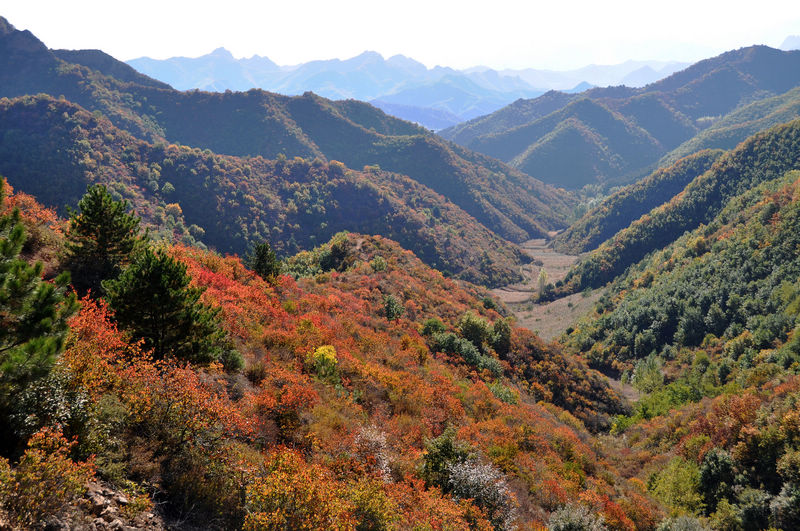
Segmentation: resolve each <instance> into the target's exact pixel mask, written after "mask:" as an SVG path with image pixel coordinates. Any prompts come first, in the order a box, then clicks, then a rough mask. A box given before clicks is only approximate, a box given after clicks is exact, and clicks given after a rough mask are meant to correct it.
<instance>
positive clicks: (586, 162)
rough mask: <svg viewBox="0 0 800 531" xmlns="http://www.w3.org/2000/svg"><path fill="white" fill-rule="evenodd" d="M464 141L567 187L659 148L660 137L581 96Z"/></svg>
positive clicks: (641, 160)
mask: <svg viewBox="0 0 800 531" xmlns="http://www.w3.org/2000/svg"><path fill="white" fill-rule="evenodd" d="M576 141H577V149H575V151H573V149H571V146H572V143H573V142H576ZM468 147H470V148H472V149H475V150H476V151H479V152H481V153H486V154H488V155H490V156H493V157H496V158H498V159H501V160H509V161H510V164H511V165H512V166H514V167H516V168H518V169H521V170H523V171H526V172H528V173H529V174H532V173H534V172H535V173H536V174H537V175H538V176H539V178H540V179H542V180H543V181H545V182H547V183H551V184H557V185H560V186H565V187H567V188H580V187H581V186H582V185H584V184H587V183H590V182H603V181H607V180H609V179H610V178H612V177H614V176H619V175H622V174H625V173H627V172H629V171H631V170H635V169H636V168H638V167H641V166H642V165H644V164H647V163H648V162H649V161H651V160H653V159H654V158H655V157H657V156H658V154H659V153H660V146H659V143H658V142H657V141H656V140H655V139H654V138H652V137H651V136H650V135H649V134H648V133H647V132H646V131H645V130H643V129H641V128H639V127H637V126H635V125H633V124H631V123H630V122H628V121H627V120H625V118H623V117H622V116H621V115H619V114H617V113H615V112H613V111H611V110H610V109H608V108H607V107H605V106H604V105H602V104H600V103H597V102H595V101H592V100H589V99H586V98H583V99H580V100H577V101H575V102H572V103H569V104H568V105H566V106H565V107H564V108H563V109H560V110H558V111H556V112H554V113H551V114H549V115H547V116H545V117H544V118H541V119H539V120H536V121H534V122H531V123H529V124H526V125H522V126H519V127H516V128H514V129H511V130H509V131H506V132H503V133H498V134H494V135H491V136H484V137H480V138H477V139H475V140H474V141H473V142H471V143H470V144H469V145H468ZM567 153H568V155H566V154H567Z"/></svg>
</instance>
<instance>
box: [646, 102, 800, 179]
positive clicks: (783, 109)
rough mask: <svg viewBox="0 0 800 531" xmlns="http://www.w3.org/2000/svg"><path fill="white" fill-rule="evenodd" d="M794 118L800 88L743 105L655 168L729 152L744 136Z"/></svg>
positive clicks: (798, 107) (799, 114)
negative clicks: (705, 154)
mask: <svg viewBox="0 0 800 531" xmlns="http://www.w3.org/2000/svg"><path fill="white" fill-rule="evenodd" d="M798 117H800V88H794V89H792V90H790V91H788V92H786V93H784V94H781V95H780V96H775V97H773V98H765V99H763V100H758V101H755V102H753V103H751V104H749V105H745V106H744V107H741V108H739V109H736V110H735V111H733V112H731V113H728V114H726V115H725V116H723V117H722V118H720V119H718V120H715V121H714V122H713V123H712V124H711V126H710V127H708V128H707V129H704V130H703V131H701V132H700V133H698V134H697V135H695V136H694V137H692V138H691V140H687V141H686V142H684V143H683V144H681V145H680V146H678V147H677V148H675V149H674V150H672V151H671V152H669V153H668V154H667V155H665V156H664V157H663V158H662V159H661V161H659V164H660V165H662V166H664V165H668V164H671V163H672V162H674V161H675V160H677V159H679V158H681V157H683V156H686V155H687V154H689V153H694V152H696V151H700V150H701V149H733V148H734V147H736V145H737V144H738V143H739V142H741V141H743V140H744V139H746V138H747V137H748V136H751V135H754V134H755V133H757V132H759V131H763V130H765V129H769V128H770V127H774V126H776V125H778V124H782V123H786V122H789V121H791V120H794V119H795V118H798Z"/></svg>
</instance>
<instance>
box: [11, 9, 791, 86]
mask: <svg viewBox="0 0 800 531" xmlns="http://www.w3.org/2000/svg"><path fill="white" fill-rule="evenodd" d="M3 4H4V5H2V8H0V15H2V16H4V17H5V18H6V19H8V21H9V22H11V23H12V24H13V25H14V26H16V27H17V29H28V30H30V31H31V32H33V33H34V34H35V35H36V36H37V37H39V38H40V39H41V40H42V41H44V43H45V44H46V45H47V46H48V47H50V48H69V49H82V48H99V49H101V50H103V51H105V52H107V53H109V54H111V55H113V56H114V57H116V58H117V59H121V60H129V59H133V58H136V57H141V56H149V57H153V58H156V59H165V58H167V57H173V56H187V57H197V56H200V55H203V54H206V53H209V52H210V51H212V50H214V49H215V48H218V47H221V46H222V47H225V48H227V49H228V50H230V51H231V52H232V53H233V55H234V56H236V57H250V56H252V55H261V56H266V57H269V58H270V59H272V60H273V61H275V62H276V63H278V64H281V65H292V64H298V63H301V62H305V61H310V60H315V59H331V58H340V59H345V58H349V57H353V56H355V55H358V54H359V53H361V52H363V51H365V50H371V51H376V52H379V53H380V54H382V55H383V56H384V57H390V56H392V55H395V54H402V55H405V56H407V57H411V58H414V59H416V60H418V61H420V62H422V63H424V64H425V65H426V66H428V67H433V66H435V65H442V66H450V67H453V68H469V67H472V66H478V65H482V66H488V67H491V68H495V69H504V68H515V69H519V68H548V69H554V70H567V69H571V68H578V67H581V66H585V65H588V64H617V63H621V62H623V61H625V60H628V59H634V60H664V61H668V60H675V61H685V62H692V61H696V60H699V59H703V58H705V57H710V56H713V55H717V54H719V53H721V52H724V51H727V50H730V49H735V48H740V47H742V46H749V45H751V44H767V45H769V46H773V47H777V46H779V45H780V44H781V43H782V42H783V40H784V39H785V38H786V37H787V36H789V35H800V1H798V0H759V1H758V2H755V3H754V2H747V3H746V5H747V8H746V9H744V8H739V7H737V4H741V5H745V2H738V1H736V0H727V1H717V0H713V1H709V0H670V1H666V2H663V1H662V2H651V1H648V0H605V1H599V0H567V1H564V0H547V1H539V0H515V1H512V0H480V1H475V0H459V1H450V0H445V1H441V0H440V1H437V0H402V1H394V2H387V1H384V0H279V1H274V0H261V1H242V0H225V1H219V0H217V1H214V2H206V1H204V0H195V1H192V2H186V1H183V0H177V1H176V0H159V1H154V0H137V1H136V2H124V3H123V2H116V1H114V0H102V1H100V0H72V1H64V0H58V1H54V0H4V2H3Z"/></svg>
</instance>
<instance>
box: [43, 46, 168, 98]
mask: <svg viewBox="0 0 800 531" xmlns="http://www.w3.org/2000/svg"><path fill="white" fill-rule="evenodd" d="M51 51H52V52H53V55H55V56H56V57H58V58H59V59H61V60H62V61H64V62H65V63H73V64H77V65H83V66H86V67H88V68H91V69H92V70H97V71H98V72H100V73H101V74H103V75H105V76H109V77H113V78H115V79H118V80H120V81H125V82H128V83H136V84H138V85H145V86H149V87H154V88H163V89H170V88H172V87H170V86H169V85H167V84H166V83H162V82H161V81H158V80H156V79H153V78H151V77H147V76H145V75H144V74H140V73H139V72H137V71H136V70H134V69H133V68H132V67H130V66H128V65H126V64H125V63H122V62H120V61H117V60H116V59H114V58H113V57H111V56H110V55H108V54H107V53H105V52H103V51H101V50H51Z"/></svg>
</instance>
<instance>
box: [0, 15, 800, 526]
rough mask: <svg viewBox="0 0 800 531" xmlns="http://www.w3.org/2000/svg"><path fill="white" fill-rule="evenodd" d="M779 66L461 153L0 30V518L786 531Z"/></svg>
mask: <svg viewBox="0 0 800 531" xmlns="http://www.w3.org/2000/svg"><path fill="white" fill-rule="evenodd" d="M765 48H766V47H751V48H744V49H741V50H735V51H732V52H728V53H726V54H723V55H721V56H718V57H715V58H712V59H708V60H705V61H701V62H700V63H697V64H695V65H693V66H690V67H689V68H687V69H686V70H683V71H680V72H677V73H675V74H673V75H672V76H670V77H667V78H665V79H663V80H661V81H658V82H656V83H654V84H651V85H648V86H647V87H644V88H642V89H630V88H627V87H608V88H599V89H598V88H596V89H591V90H589V91H586V92H584V93H581V94H565V93H557V92H549V93H546V94H544V95H543V96H541V97H540V98H536V99H533V100H518V101H517V102H514V103H512V104H511V105H509V106H508V107H506V108H504V109H501V110H499V111H497V112H496V113H493V114H492V115H488V116H485V117H481V118H477V119H475V120H473V121H470V122H467V123H465V124H460V126H458V127H456V129H454V130H453V131H451V132H450V133H445V136H448V135H450V137H451V138H453V139H455V140H458V141H459V142H461V143H462V144H464V145H466V146H468V147H463V146H462V145H458V144H455V143H452V142H450V141H448V140H445V139H444V138H442V137H440V136H437V135H434V134H433V133H431V132H429V131H427V130H425V129H423V128H421V127H419V126H417V125H415V124H412V123H410V122H405V121H402V120H400V119H398V118H394V117H392V116H389V115H388V114H385V113H383V112H382V111H380V110H379V109H376V108H374V107H372V106H370V105H368V104H366V103H363V102H357V101H354V100H343V101H332V100H328V99H325V98H322V97H320V96H318V95H315V94H312V93H307V94H304V95H302V96H292V97H289V96H283V95H280V94H272V93H269V92H266V91H262V90H257V89H254V90H251V91H248V92H226V93H212V92H203V91H185V92H181V91H177V90H174V89H172V88H171V87H169V86H168V85H166V84H165V83H162V82H160V81H158V80H154V79H151V78H148V77H147V76H144V75H142V74H140V73H138V72H136V71H135V70H133V69H131V68H130V67H128V66H127V65H125V64H124V63H121V62H119V61H117V60H116V59H114V58H113V57H111V56H109V55H107V54H105V53H103V52H100V51H98V50H73V51H69V50H50V49H48V48H47V46H45V45H44V43H42V42H41V41H39V40H38V39H37V38H36V37H35V36H33V35H32V34H31V33H30V32H27V31H18V30H16V29H15V28H14V27H13V26H11V25H10V23H8V22H7V21H6V20H5V19H2V18H0V176H2V177H0V428H1V429H0V528H1V529H14V530H16V529H55V530H60V529H94V530H105V529H151V530H161V529H178V530H196V529H248V530H268V529H274V530H278V529H281V530H285V529H292V530H293V529H347V530H358V531H366V530H407V529H413V530H511V529H520V530H525V529H530V530H539V529H549V530H553V531H567V530H591V531H602V530H624V531H635V530H647V531H672V530H675V531H678V530H680V531H685V530H690V531H703V530H725V531H728V530H730V531H746V530H751V529H752V530H783V531H789V530H793V529H798V528H800V406H799V405H800V235H799V234H798V231H797V227H798V226H800V118H799V117H798V116H797V109H798V107H797V105H796V101H795V100H796V91H797V88H796V87H795V85H797V84H798V83H800V79H795V74H796V72H797V70H796V69H791V68H790V69H789V71H787V70H785V67H787V65H789V66H790V67H791V65H794V64H795V63H794V61H796V59H797V53H795V52H780V51H778V50H772V49H765ZM726 80H727V81H726ZM726 83H727V84H726ZM715 95H716V96H715ZM529 141H530V142H529ZM476 146H484V147H485V146H494V148H492V149H495V148H496V149H498V150H500V151H497V152H496V153H495V152H493V154H494V156H498V157H499V158H501V159H508V160H507V162H508V164H506V163H504V162H501V160H497V159H494V158H491V156H490V155H487V154H482V153H479V152H477V151H473V150H472V149H473V148H476ZM569 149H572V151H571V153H572V157H571V158H569V160H568V161H567V163H565V162H564V161H565V159H564V152H565V150H569ZM503 150H505V151H503ZM478 151H480V150H478ZM534 162H535V164H534ZM578 167H580V168H579V169H580V171H578V170H576V168H578ZM543 169H546V170H547V171H549V172H551V173H552V175H558V176H562V177H563V179H562V180H561V184H562V185H563V187H560V188H556V187H554V186H551V185H548V184H545V182H547V179H543V180H541V181H540V180H538V179H536V178H534V177H537V176H540V175H539V172H543V173H547V172H544V171H543ZM526 172H530V173H531V174H533V176H532V175H528V173H526ZM586 175H591V177H592V180H593V184H592V185H591V186H589V187H584V188H583V189H580V188H581V186H583V181H582V180H581V179H582V178H583V177H585V176H586ZM616 178H618V179H616ZM570 179H571V180H570ZM615 179H616V180H615ZM626 180H627V181H626ZM629 181H633V182H630V183H629V184H625V183H626V182H629ZM567 188H573V189H574V190H572V191H569V190H567ZM531 241H533V242H538V243H536V246H533V247H532V246H531V245H529V244H530V243H531ZM534 251H536V252H538V253H539V254H536V252H534ZM553 257H555V259H557V260H561V262H560V266H559V267H560V269H556V268H554V267H553V266H552V265H551V264H552V263H553V262H552V260H554V258H553ZM548 260H550V261H548ZM545 262H547V263H545ZM509 294H511V295H513V296H518V295H519V294H522V296H521V297H520V300H515V299H514V298H513V297H509ZM504 301H505V302H504ZM567 301H568V302H567ZM556 304H561V305H562V307H567V308H569V309H570V312H572V311H573V310H574V308H575V307H576V306H577V305H581V307H582V308H585V309H586V311H581V312H580V313H581V315H578V313H577V312H576V313H574V314H573V313H569V316H570V317H569V319H572V320H570V322H569V323H568V325H569V326H568V327H567V324H565V327H566V331H565V332H564V333H563V334H561V335H559V336H557V337H554V338H553V339H552V340H547V341H545V340H544V339H542V337H540V335H539V334H538V333H537V332H535V331H533V330H532V329H533V328H534V326H531V327H530V329H529V328H525V327H523V326H522V325H521V324H520V323H521V322H523V317H524V315H525V312H529V311H532V309H538V310H540V315H542V316H546V318H547V319H551V320H556V319H564V318H565V317H564V315H566V313H564V314H561V313H558V312H559V310H558V308H559V307H558V306H557V305H556ZM551 312H553V313H552V314H551ZM573 316H574V317H575V318H574V319H573ZM527 322H531V321H530V320H529V321H527ZM561 330H564V328H562V329H561ZM559 334H560V332H559Z"/></svg>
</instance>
